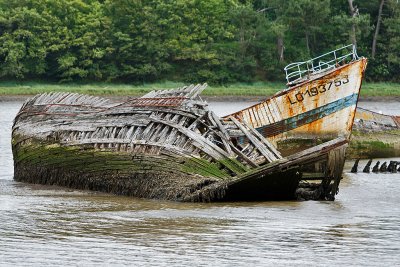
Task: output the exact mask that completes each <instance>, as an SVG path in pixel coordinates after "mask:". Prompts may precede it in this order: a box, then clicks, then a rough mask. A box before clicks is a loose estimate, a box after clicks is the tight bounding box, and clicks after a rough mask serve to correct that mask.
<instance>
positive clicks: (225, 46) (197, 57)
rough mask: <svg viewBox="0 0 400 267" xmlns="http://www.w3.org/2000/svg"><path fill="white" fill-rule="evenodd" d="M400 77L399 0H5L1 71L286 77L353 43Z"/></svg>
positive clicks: (0, 15) (44, 75)
mask: <svg viewBox="0 0 400 267" xmlns="http://www.w3.org/2000/svg"><path fill="white" fill-rule="evenodd" d="M349 43H354V44H356V45H357V48H358V54H359V55H363V56H366V57H368V58H369V59H370V60H369V68H368V75H367V77H368V79H369V80H373V81H400V3H399V1H398V0H370V1H361V0H318V1H316V0H119V1H114V0H0V79H3V80H5V79H46V80H54V81H79V80H83V81H127V82H152V81H158V80H180V81H191V82H200V81H208V82H210V83H229V82H235V81H245V82H246V81H255V80H282V79H283V71H282V68H283V67H284V66H285V65H286V64H288V63H290V62H293V61H300V60H304V59H307V58H310V57H313V56H316V55H318V54H320V53H323V52H326V51H329V50H331V49H334V48H337V47H340V46H342V45H345V44H349Z"/></svg>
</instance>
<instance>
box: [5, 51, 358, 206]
mask: <svg viewBox="0 0 400 267" xmlns="http://www.w3.org/2000/svg"><path fill="white" fill-rule="evenodd" d="M347 48H348V47H345V48H343V49H341V50H335V51H333V53H334V54H335V59H334V61H333V62H334V63H333V64H332V62H331V61H329V62H322V61H320V62H319V65H318V67H316V66H313V68H309V70H308V72H303V71H302V70H301V68H300V66H301V65H303V63H301V64H300V63H298V64H297V65H296V66H297V67H296V68H297V69H298V72H296V73H297V75H299V77H297V78H296V79H295V80H294V81H291V82H289V86H291V87H290V88H289V89H286V90H284V91H282V92H280V93H278V94H277V95H275V96H274V97H273V98H270V99H267V100H266V101H264V102H262V103H260V104H258V105H255V106H253V107H250V108H248V109H246V110H243V111H240V112H237V113H235V114H232V115H230V116H226V117H224V118H220V117H218V116H217V115H216V114H214V112H212V111H211V110H209V108H208V106H207V103H206V102H205V101H203V100H202V98H201V97H200V94H201V92H202V91H203V90H204V89H205V88H206V86H207V85H206V84H198V85H190V86H185V87H182V88H178V89H171V90H161V91H152V92H150V93H148V94H146V95H144V96H142V97H140V98H135V99H129V100H127V101H125V102H121V103H114V102H112V101H110V100H108V99H105V98H100V97H94V96H88V95H81V94H75V93H45V94H40V95H36V96H34V97H33V98H31V99H28V100H27V101H26V102H25V103H24V104H23V106H22V107H21V110H20V111H19V113H18V114H17V116H16V118H15V121H14V125H13V129H12V148H13V155H14V179H15V180H17V181H22V182H30V183H40V184H55V185H60V186H67V187H71V188H78V189H89V190H98V191H103V192H110V193H115V194H122V195H129V196H136V197H144V198H157V199H166V200H176V201H225V200H229V201H230V200H265V199H296V198H298V199H326V200H333V199H334V198H335V195H336V194H337V192H338V189H339V184H340V179H341V176H342V170H343V165H344V159H345V157H344V155H345V151H346V147H347V143H348V140H349V136H350V134H349V131H351V127H352V124H353V120H354V110H355V106H356V103H357V98H358V92H359V89H360V86H361V78H362V75H363V71H364V69H365V63H366V61H365V59H363V58H361V59H359V58H358V56H356V53H355V50H354V48H352V51H351V53H347V54H344V55H342V56H336V55H338V54H339V53H340V52H343V51H344V50H345V49H347ZM347 60H348V62H347ZM310 62H311V61H309V62H305V63H304V64H306V65H308V64H311V63H310ZM321 62H322V63H321ZM291 75H293V74H290V73H289V75H288V77H289V79H290V77H292V76H291ZM339 82H340V84H339ZM313 88H317V89H316V90H318V96H317V97H314V94H315V90H314V89H313ZM324 88H325V90H324ZM332 92H334V93H332ZM299 94H301V95H302V97H301V98H300V97H299ZM278 100H279V101H280V102H279V101H278ZM293 101H297V102H295V103H293ZM332 103H333V104H332ZM337 105H340V106H339V107H336V106H337ZM261 107H262V108H261ZM267 111H269V112H270V113H268V112H267ZM320 120H323V121H322V122H321V121H320ZM316 125H319V127H317V126H316ZM325 126H326V127H327V129H325ZM293 137H295V138H300V139H301V138H308V139H307V140H312V144H311V145H309V146H302V147H301V149H299V148H298V147H296V149H287V148H286V147H283V148H282V147H279V142H277V140H281V141H284V140H290V138H293Z"/></svg>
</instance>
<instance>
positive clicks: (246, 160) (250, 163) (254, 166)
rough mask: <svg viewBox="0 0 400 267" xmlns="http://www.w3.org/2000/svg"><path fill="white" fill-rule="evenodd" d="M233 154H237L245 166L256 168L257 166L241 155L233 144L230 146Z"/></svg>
mask: <svg viewBox="0 0 400 267" xmlns="http://www.w3.org/2000/svg"><path fill="white" fill-rule="evenodd" d="M231 147H232V150H233V152H235V153H236V154H238V156H239V157H240V158H242V159H243V160H244V161H245V162H246V163H247V164H249V165H250V166H251V167H253V168H256V167H258V164H256V163H255V162H253V161H252V160H251V159H249V158H248V157H247V156H246V155H245V154H243V153H242V151H240V150H239V149H238V148H236V147H235V146H234V145H233V144H231Z"/></svg>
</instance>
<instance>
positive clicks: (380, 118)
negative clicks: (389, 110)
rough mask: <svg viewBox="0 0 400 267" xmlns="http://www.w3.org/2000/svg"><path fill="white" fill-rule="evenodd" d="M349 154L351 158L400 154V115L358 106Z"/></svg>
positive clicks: (395, 155)
mask: <svg viewBox="0 0 400 267" xmlns="http://www.w3.org/2000/svg"><path fill="white" fill-rule="evenodd" d="M347 154H348V156H349V157H351V158H385V157H398V156H400V117H399V116H390V115H384V114H380V113H377V112H373V111H370V110H367V109H363V108H357V112H356V115H355V120H354V126H353V131H352V136H351V142H350V145H349V149H348V151H347Z"/></svg>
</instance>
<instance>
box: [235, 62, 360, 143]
mask: <svg viewBox="0 0 400 267" xmlns="http://www.w3.org/2000/svg"><path fill="white" fill-rule="evenodd" d="M366 64H367V60H366V59H365V58H361V59H359V60H356V61H352V62H350V63H348V64H345V65H343V66H340V67H338V68H336V69H334V70H332V71H328V72H327V73H325V74H324V75H319V76H318V77H316V78H312V77H311V78H310V80H305V81H303V82H302V83H300V84H297V85H295V86H292V87H290V88H288V89H286V90H284V91H281V92H279V93H277V94H276V95H274V96H272V97H270V98H268V99H266V100H265V101H263V102H261V103H258V104H255V105H253V106H251V107H248V108H245V109H243V110H241V111H238V112H235V113H233V114H231V115H229V116H234V117H235V118H237V119H238V120H239V121H243V122H246V123H248V124H250V125H251V126H252V127H254V128H255V129H257V130H258V131H259V132H260V133H261V134H263V135H264V136H265V137H267V138H268V139H269V140H270V141H272V142H274V143H275V144H277V145H278V147H279V144H281V143H284V142H285V141H288V140H292V141H293V139H295V140H296V139H297V140H306V139H308V140H317V139H318V140H330V139H333V138H335V137H338V136H341V137H344V138H346V139H349V137H350V134H351V129H352V125H353V121H354V116H355V110H356V106H357V101H358V96H359V92H360V88H361V83H362V78H363V75H364V71H365V68H366Z"/></svg>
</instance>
